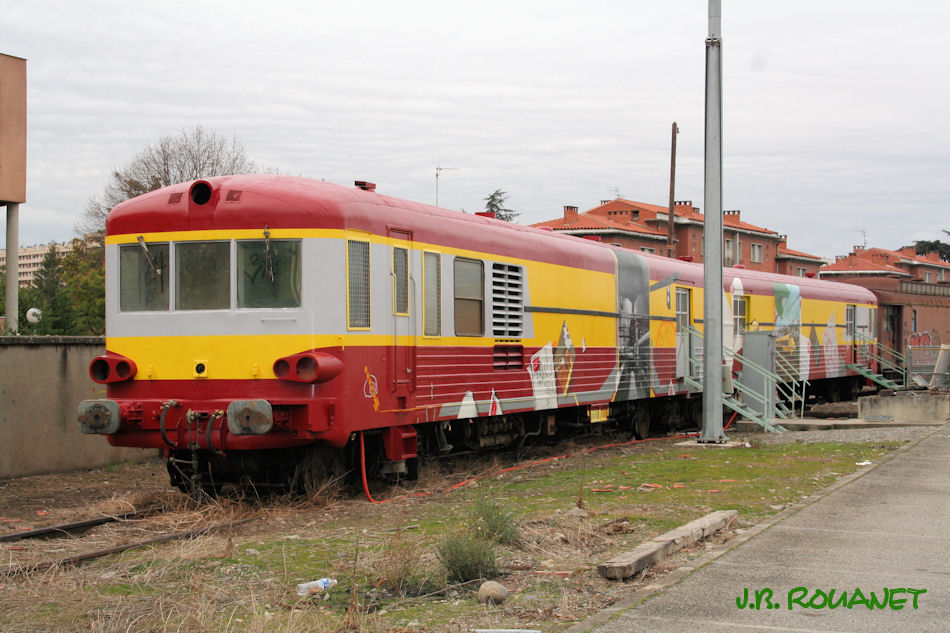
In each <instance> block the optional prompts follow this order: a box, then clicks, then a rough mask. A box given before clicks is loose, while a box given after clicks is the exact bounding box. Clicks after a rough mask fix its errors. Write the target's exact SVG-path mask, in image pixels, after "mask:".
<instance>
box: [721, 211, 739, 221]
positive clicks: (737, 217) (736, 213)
mask: <svg viewBox="0 0 950 633" xmlns="http://www.w3.org/2000/svg"><path fill="white" fill-rule="evenodd" d="M739 213H740V212H739V209H728V210H725V209H723V212H722V214H723V215H734V216H736V220H738V219H739Z"/></svg>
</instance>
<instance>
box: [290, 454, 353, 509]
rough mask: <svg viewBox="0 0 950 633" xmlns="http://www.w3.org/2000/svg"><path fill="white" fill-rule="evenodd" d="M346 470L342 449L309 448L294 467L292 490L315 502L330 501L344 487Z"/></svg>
mask: <svg viewBox="0 0 950 633" xmlns="http://www.w3.org/2000/svg"><path fill="white" fill-rule="evenodd" d="M345 477H346V470H345V468H344V455H343V451H342V449H338V448H333V447H332V446H325V445H322V446H313V447H308V448H307V449H306V452H305V453H304V455H303V457H302V458H301V459H300V461H298V462H297V464H296V466H295V467H294V474H293V480H292V481H291V488H292V489H293V490H295V491H298V492H302V493H303V494H305V495H307V497H309V498H310V499H311V500H314V501H329V500H331V499H333V498H335V497H337V496H338V495H339V494H340V491H341V490H342V489H343V487H344V479H345Z"/></svg>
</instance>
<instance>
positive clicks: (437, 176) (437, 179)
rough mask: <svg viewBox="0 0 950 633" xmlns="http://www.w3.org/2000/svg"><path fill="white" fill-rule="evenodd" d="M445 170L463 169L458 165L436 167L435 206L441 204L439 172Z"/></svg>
mask: <svg viewBox="0 0 950 633" xmlns="http://www.w3.org/2000/svg"><path fill="white" fill-rule="evenodd" d="M443 171H462V170H461V169H460V168H458V167H436V168H435V206H439V174H441V173H442V172H443Z"/></svg>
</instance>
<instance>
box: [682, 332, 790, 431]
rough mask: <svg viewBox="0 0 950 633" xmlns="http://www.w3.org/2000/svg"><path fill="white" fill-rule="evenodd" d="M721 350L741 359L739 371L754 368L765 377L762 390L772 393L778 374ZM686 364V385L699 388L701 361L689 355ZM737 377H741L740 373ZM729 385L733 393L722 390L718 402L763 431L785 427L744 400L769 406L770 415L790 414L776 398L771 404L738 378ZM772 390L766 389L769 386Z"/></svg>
mask: <svg viewBox="0 0 950 633" xmlns="http://www.w3.org/2000/svg"><path fill="white" fill-rule="evenodd" d="M688 329H689V332H690V334H691V335H692V336H695V337H697V338H698V339H700V340H701V339H702V336H703V335H702V332H700V331H699V330H697V329H696V328H694V327H689V328H688ZM723 352H724V353H725V354H726V355H727V356H728V357H729V358H733V359H735V360H738V361H739V362H741V363H742V367H743V371H750V372H757V373H759V374H760V375H761V376H762V377H763V378H764V380H765V384H766V394H768V393H772V392H774V391H775V390H776V388H777V386H778V384H779V382H778V381H779V377H778V375H777V374H775V373H774V372H770V371H768V370H767V369H765V368H764V367H761V366H759V365H757V364H755V363H753V362H751V361H749V360H748V359H746V358H744V357H743V356H742V355H741V354H739V353H737V352H735V351H734V350H731V349H729V348H727V347H725V346H723ZM689 362H690V367H691V369H692V372H691V373H692V375H690V376H684V377H683V382H684V383H685V384H686V385H688V386H689V387H691V388H693V389H696V390H698V391H702V390H703V381H702V378H700V376H702V375H703V361H702V360H701V359H698V358H693V357H690V358H689ZM740 378H741V377H740ZM732 385H733V387H734V389H735V391H734V394H735V395H732V396H730V395H728V394H723V396H722V403H723V405H725V406H726V407H728V408H729V409H731V410H732V411H735V412H736V413H738V414H739V415H741V416H742V417H743V418H745V419H746V420H749V421H751V422H755V423H756V424H758V425H759V426H761V427H762V428H763V429H765V430H766V431H769V432H770V433H781V432H783V431H785V428H784V427H782V426H781V425H778V424H772V423H771V422H770V421H769V420H770V419H771V418H768V417H767V416H765V415H761V414H759V413H758V412H756V411H755V410H754V409H752V408H750V407H749V406H748V405H747V404H746V403H747V402H749V401H754V402H757V403H758V404H759V405H760V408H761V409H762V410H763V411H765V410H770V411H772V412H773V413H774V415H773V418H781V419H787V418H788V417H790V416H794V412H793V411H792V410H790V409H789V408H788V407H786V406H785V405H784V403H782V402H781V401H780V399H778V398H775V399H772V402H771V406H770V403H769V398H768V396H767V395H763V394H762V393H759V392H758V391H757V390H755V389H752V388H751V387H749V386H748V385H747V384H745V383H743V382H742V381H741V379H733V381H732ZM770 389H771V390H772V391H769V390H770Z"/></svg>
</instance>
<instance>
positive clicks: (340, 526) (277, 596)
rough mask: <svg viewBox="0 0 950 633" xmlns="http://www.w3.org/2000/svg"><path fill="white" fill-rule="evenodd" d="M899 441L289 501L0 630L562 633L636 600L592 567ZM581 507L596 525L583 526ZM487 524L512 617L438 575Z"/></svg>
mask: <svg viewBox="0 0 950 633" xmlns="http://www.w3.org/2000/svg"><path fill="white" fill-rule="evenodd" d="M898 445H899V444H897V443H893V444H879V445H870V444H782V445H774V446H764V447H752V448H737V449H689V450H686V449H683V448H681V447H676V446H675V445H673V444H672V443H669V442H651V443H648V444H645V445H636V446H632V447H626V448H622V449H611V450H605V451H599V452H595V453H589V454H584V455H582V456H579V457H576V458H573V459H570V460H562V461H554V462H546V463H543V464H540V465H535V466H531V467H529V468H525V469H522V470H519V471H514V472H509V473H505V474H501V475H494V476H487V477H484V478H482V479H480V480H478V483H477V484H474V485H470V486H467V487H463V488H461V489H458V490H456V491H453V492H451V493H446V494H438V495H435V496H431V497H426V498H423V499H407V500H400V501H394V502H392V503H389V504H385V505H370V504H368V503H366V502H365V501H364V500H362V499H352V500H346V501H336V502H333V504H332V505H326V506H318V507H313V506H308V505H302V504H299V503H287V504H283V505H273V506H269V507H266V508H264V510H263V518H262V519H261V520H260V521H257V522H256V523H253V524H248V525H247V526H244V527H242V528H240V529H239V531H237V532H235V533H234V534H231V535H227V534H209V535H205V536H202V537H199V538H197V539H194V540H192V541H187V542H181V543H169V544H165V545H161V546H157V547H152V548H144V549H140V550H133V551H128V552H125V553H123V554H120V555H116V556H112V557H109V558H107V559H100V560H97V561H93V562H91V563H89V564H87V565H85V566H83V567H80V568H77V569H72V570H54V571H51V572H49V573H47V574H44V575H42V576H41V577H38V578H27V579H20V580H12V579H2V580H0V631H47V630H79V629H82V630H87V631H126V630H150V631H179V630H188V631H195V632H197V633H202V632H206V631H207V632H209V633H210V632H212V631H227V632H235V633H243V632H256V631H265V630H266V631H277V632H278V633H279V632H282V631H288V632H289V631H300V630H307V631H315V632H317V633H321V632H326V633H330V632H334V631H337V630H340V629H341V627H342V626H343V624H344V618H345V614H346V610H347V607H348V606H349V604H350V591H351V589H352V590H354V591H355V595H356V598H357V600H358V603H359V605H360V609H359V611H358V612H356V613H355V617H356V624H357V625H358V626H359V627H360V629H361V630H366V631H388V630H390V629H396V630H398V629H399V627H403V628H407V627H409V625H410V624H413V623H418V624H421V625H422V626H423V629H422V630H429V631H436V630H442V629H446V628H462V629H464V628H467V627H468V628H470V627H478V628H492V627H495V628H539V629H542V630H544V631H546V632H554V631H560V630H563V629H564V628H566V627H567V626H569V625H570V624H571V623H572V622H574V621H576V620H577V619H580V618H583V617H584V616H585V615H586V614H587V613H588V612H590V611H592V610H596V609H598V608H600V607H601V606H604V605H605V604H607V603H609V602H612V601H614V600H616V599H619V597H621V596H622V595H625V594H626V593H628V592H629V591H630V587H629V585H624V584H621V583H613V582H609V581H605V580H603V579H600V578H599V577H598V576H597V575H596V572H594V571H593V569H592V568H593V566H595V565H596V563H598V562H600V561H601V560H603V559H605V558H607V557H608V556H609V555H610V554H612V553H614V552H618V551H623V550H624V549H626V548H629V547H632V546H634V545H636V544H638V543H640V542H642V541H643V540H644V539H647V538H650V537H652V536H655V535H656V534H659V533H661V532H663V531H665V530H668V529H670V528H673V527H675V526H677V525H681V524H683V523H685V522H687V521H690V520H692V519H695V518H697V517H699V516H702V515H703V514H706V513H707V512H710V511H712V510H720V509H736V510H738V511H739V513H740V521H742V522H744V523H746V524H748V523H755V522H758V521H760V520H761V519H763V518H764V517H767V516H770V515H772V514H774V513H776V512H778V511H779V510H780V509H781V508H782V507H784V506H785V505H787V504H790V503H794V502H797V501H799V500H800V499H802V498H803V497H806V496H808V495H811V494H813V493H815V492H816V491H818V490H820V489H822V488H824V487H826V486H827V485H829V484H830V483H832V482H833V481H835V480H836V479H838V478H839V477H841V476H843V475H846V474H848V473H850V472H852V471H854V470H855V469H856V468H857V466H856V465H855V464H856V462H862V461H865V460H870V461H876V460H878V459H880V458H881V457H882V456H883V455H885V454H886V453H887V452H888V451H889V450H892V449H893V448H895V447H896V446H898ZM643 484H653V485H654V486H655V487H644V486H643ZM432 485H433V484H431V482H430V486H432ZM646 490H651V491H650V492H647V491H646ZM393 494H395V493H393ZM579 498H580V501H581V502H582V505H583V506H584V508H585V510H586V512H587V515H586V516H581V517H574V516H570V515H569V514H568V513H569V511H571V510H572V509H574V508H575V507H576V506H577V502H578V500H579ZM191 512H194V513H196V514H199V515H201V518H202V519H203V520H210V519H215V518H220V519H222V520H226V519H227V518H229V517H231V516H233V515H234V514H235V512H236V510H235V509H234V508H233V507H230V506H229V505H228V504H222V505H221V506H218V507H216V508H210V509H209V508H202V509H192V510H191ZM180 521H181V522H182V523H187V522H188V519H187V518H186V517H183V518H181V519H180ZM495 524H498V525H501V526H508V527H509V528H510V527H512V526H513V527H514V528H516V532H517V537H516V538H510V535H509V537H504V538H502V537H498V536H497V533H498V532H497V531H496V529H495V527H490V526H493V525H495ZM473 525H474V526H480V527H481V532H482V533H484V534H489V533H491V534H493V535H495V537H496V538H495V542H494V544H493V545H491V551H492V553H493V554H494V555H495V564H496V565H497V567H498V572H497V573H498V575H497V576H496V577H495V579H497V580H499V581H500V582H502V584H504V585H506V586H507V587H508V589H509V591H510V592H511V595H510V598H509V600H508V601H507V602H506V603H505V604H504V605H502V606H500V607H491V608H486V607H485V606H484V605H479V604H478V603H477V601H475V599H474V592H475V590H477V588H478V583H477V582H475V583H469V584H461V583H459V582H458V581H457V580H453V579H452V578H453V577H457V578H467V577H468V576H470V575H471V574H461V575H456V574H451V573H450V574H446V573H445V572H444V571H442V570H440V568H439V564H438V555H439V553H438V551H437V549H438V548H437V544H439V543H440V542H445V540H446V539H448V538H449V537H451V536H453V535H457V534H458V533H459V530H460V528H462V531H463V533H465V532H466V531H468V532H471V529H470V528H471V527H472V526H473ZM357 540H358V541H359V550H360V551H359V556H358V558H357V559H356V561H357V562H356V564H355V565H354V549H355V547H356V543H357ZM477 540H480V541H483V542H487V541H484V540H483V539H477ZM0 553H2V554H3V556H4V557H10V556H13V555H14V554H20V552H8V551H2V552H0ZM539 571H540V572H544V573H545V574H552V575H544V574H537V573H535V572H539ZM554 574H559V575H554ZM565 574H570V576H569V577H568V578H562V577H561V576H563V575H565ZM483 575H492V574H488V573H487V572H486V573H484V574H483ZM324 576H330V577H333V578H336V579H338V580H339V585H337V587H335V588H333V589H331V590H330V591H329V592H328V593H327V596H326V598H325V597H324V596H323V595H312V596H306V597H303V598H301V597H298V596H297V595H296V592H295V589H296V585H297V584H298V583H301V582H305V581H309V580H314V579H316V578H321V577H324ZM447 576H448V577H447Z"/></svg>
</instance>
